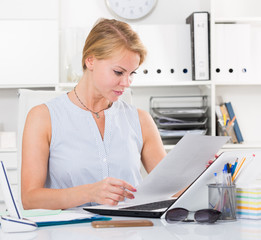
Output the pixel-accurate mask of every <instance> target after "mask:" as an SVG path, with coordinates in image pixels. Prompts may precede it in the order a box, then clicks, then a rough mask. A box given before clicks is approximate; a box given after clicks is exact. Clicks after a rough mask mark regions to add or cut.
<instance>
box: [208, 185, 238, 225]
mask: <svg viewBox="0 0 261 240" xmlns="http://www.w3.org/2000/svg"><path fill="white" fill-rule="evenodd" d="M235 196H236V186H235V185H231V186H227V185H223V184H209V185H208V203H209V208H213V209H216V210H218V211H220V212H221V213H222V214H221V216H220V220H236V198H235Z"/></svg>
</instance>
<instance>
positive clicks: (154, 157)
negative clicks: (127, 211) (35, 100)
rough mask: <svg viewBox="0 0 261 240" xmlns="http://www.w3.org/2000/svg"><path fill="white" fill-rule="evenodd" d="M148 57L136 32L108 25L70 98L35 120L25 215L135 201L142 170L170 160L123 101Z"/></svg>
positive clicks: (26, 142)
mask: <svg viewBox="0 0 261 240" xmlns="http://www.w3.org/2000/svg"><path fill="white" fill-rule="evenodd" d="M145 55H146V50H145V48H144V46H143V45H142V43H141V41H140V39H139V37H138V35H137V34H136V33H135V32H133V30H132V29H131V28H130V26H129V25H128V24H126V23H124V22H120V21H116V20H108V19H102V20H100V21H99V22H98V23H97V24H96V25H95V26H94V27H93V29H92V30H91V32H90V34H89V35H88V37H87V39H86V42H85V46H84V49H83V57H82V67H83V76H82V78H81V79H80V81H79V83H78V84H77V86H76V87H75V88H74V89H73V90H72V91H71V92H69V93H68V94H64V95H62V96H60V97H57V98H55V99H53V100H51V101H49V102H47V103H46V104H42V105H39V106H36V107H34V108H33V109H32V110H31V111H30V112H29V114H28V116H27V120H26V124H25V128H24V135H23V151H22V202H23V207H24V208H25V209H32V208H44V209H66V208H71V207H75V206H80V205H84V204H85V205H90V204H92V203H95V204H97V203H98V204H109V205H117V204H118V202H119V201H123V200H124V198H129V199H132V198H134V195H133V192H135V191H136V189H135V186H137V185H138V184H139V183H140V182H141V181H142V178H141V174H140V165H141V162H142V163H143V165H144V167H145V169H146V171H147V172H148V173H149V172H150V171H151V170H152V169H153V168H154V167H155V166H156V165H157V164H158V163H159V161H160V160H161V159H162V158H163V157H164V156H165V155H166V152H165V150H164V147H163V144H162V141H161V139H160V136H159V133H158V131H157V128H156V126H155V124H154V122H153V120H152V118H151V117H150V115H149V114H148V113H147V112H145V111H142V110H137V109H136V108H135V107H134V106H131V105H128V104H126V103H125V102H123V101H120V100H118V99H119V97H120V96H121V95H122V94H123V92H124V90H125V89H126V88H128V87H129V86H130V84H131V81H132V78H133V75H134V74H135V71H136V70H137V68H138V67H139V65H140V64H142V62H143V61H144V58H145Z"/></svg>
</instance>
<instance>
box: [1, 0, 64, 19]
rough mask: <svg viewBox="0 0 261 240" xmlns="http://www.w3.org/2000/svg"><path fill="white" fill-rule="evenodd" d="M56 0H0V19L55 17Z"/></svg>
mask: <svg viewBox="0 0 261 240" xmlns="http://www.w3.org/2000/svg"><path fill="white" fill-rule="evenodd" d="M58 13H59V2H58V0H22V1H21V0H1V1H0V19H57V18H58Z"/></svg>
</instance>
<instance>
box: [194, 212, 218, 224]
mask: <svg viewBox="0 0 261 240" xmlns="http://www.w3.org/2000/svg"><path fill="white" fill-rule="evenodd" d="M220 215H221V212H219V211H217V210H215V209H202V210H198V211H196V212H195V215H194V218H195V220H196V221H197V222H201V223H204V222H205V223H206V222H207V223H214V222H216V221H217V220H218V219H219V217H220Z"/></svg>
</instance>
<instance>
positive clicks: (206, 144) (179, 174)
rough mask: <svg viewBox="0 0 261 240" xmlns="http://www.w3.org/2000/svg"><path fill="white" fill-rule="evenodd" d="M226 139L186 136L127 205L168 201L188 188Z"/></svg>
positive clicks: (154, 170) (138, 188)
mask: <svg viewBox="0 0 261 240" xmlns="http://www.w3.org/2000/svg"><path fill="white" fill-rule="evenodd" d="M228 139H229V137H223V136H222V137H212V136H201V135H193V134H187V135H185V136H184V137H183V138H182V139H181V140H180V141H179V142H178V144H177V145H176V146H175V147H174V148H173V149H172V150H171V151H170V152H169V153H168V154H167V156H166V157H165V158H164V159H162V161H161V162H160V163H159V164H158V165H157V166H156V167H155V168H154V169H153V170H152V171H151V173H150V174H149V175H148V176H147V177H146V178H145V179H144V180H143V182H142V183H141V184H140V185H139V186H138V187H137V192H136V193H135V199H133V200H129V199H128V200H127V202H128V203H131V204H132V203H149V202H153V201H158V200H165V199H168V198H170V197H171V196H172V195H173V194H175V193H176V192H178V191H179V190H181V189H184V188H185V187H188V186H189V184H191V183H192V182H193V181H194V180H195V179H196V178H197V177H198V176H199V175H200V174H201V173H202V172H203V171H204V170H205V168H206V165H207V163H208V161H209V160H211V159H213V158H214V156H215V154H216V153H217V152H218V150H219V149H220V148H221V147H222V146H223V145H224V144H225V143H226V142H227V141H228Z"/></svg>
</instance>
